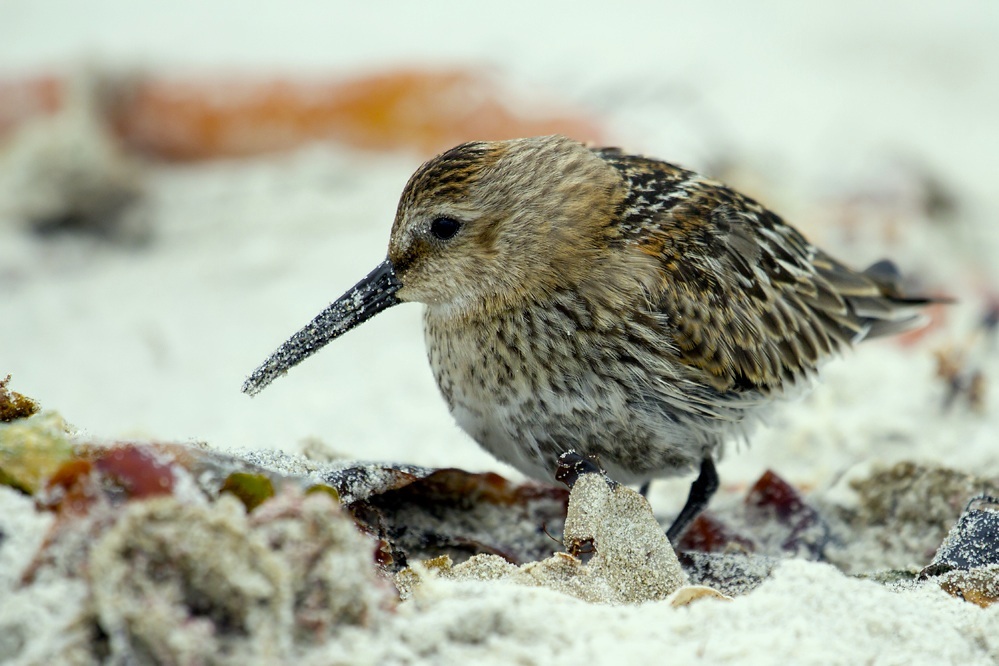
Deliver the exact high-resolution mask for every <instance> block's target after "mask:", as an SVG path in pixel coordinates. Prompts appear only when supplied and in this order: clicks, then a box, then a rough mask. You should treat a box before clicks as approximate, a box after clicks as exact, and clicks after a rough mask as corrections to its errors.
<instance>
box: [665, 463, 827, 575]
mask: <svg viewBox="0 0 999 666" xmlns="http://www.w3.org/2000/svg"><path fill="white" fill-rule="evenodd" d="M828 541H829V527H828V525H827V523H826V521H825V520H824V519H823V517H822V516H821V515H820V514H819V512H818V510H816V509H815V508H814V507H813V506H811V505H810V504H809V503H808V502H807V501H806V500H805V499H804V497H803V496H802V495H801V493H800V492H798V490H797V489H796V488H794V486H792V485H791V484H790V483H788V482H787V481H785V480H784V479H783V478H781V477H780V475H778V474H777V473H776V472H774V471H773V470H767V471H766V472H764V473H763V475H762V476H761V477H760V478H759V479H757V481H756V483H754V484H753V485H752V486H751V487H750V489H749V490H748V491H747V492H746V496H745V498H744V500H743V503H742V506H741V507H740V508H738V509H736V510H733V511H729V512H727V514H726V516H725V518H724V519H722V518H721V517H720V516H719V515H717V514H715V513H713V512H711V511H706V512H704V513H702V514H701V515H700V516H698V517H697V518H696V519H695V520H694V522H693V523H691V525H690V527H689V528H687V530H686V531H685V532H684V533H683V535H682V536H681V537H680V540H679V542H678V543H677V547H678V548H679V550H680V551H682V552H685V553H687V552H697V553H725V554H749V553H756V554H761V555H767V556H770V557H789V556H790V557H803V558H805V559H811V560H821V559H823V549H824V548H825V546H826V544H827V543H828Z"/></svg>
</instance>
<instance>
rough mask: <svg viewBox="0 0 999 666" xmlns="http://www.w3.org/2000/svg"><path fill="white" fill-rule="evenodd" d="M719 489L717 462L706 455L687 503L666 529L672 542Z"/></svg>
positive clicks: (692, 485) (691, 487) (691, 485)
mask: <svg viewBox="0 0 999 666" xmlns="http://www.w3.org/2000/svg"><path fill="white" fill-rule="evenodd" d="M716 490H718V472H717V470H715V462H714V460H713V459H712V458H711V456H706V457H705V458H704V459H703V460H702V461H701V473H700V474H698V475H697V478H696V479H695V480H694V482H693V483H692V484H690V494H689V495H687V503H686V504H684V505H683V509H681V510H680V514H679V515H678V516H677V517H676V520H674V521H673V524H672V525H670V526H669V529H668V530H666V536H667V537H668V538H669V540H670V543H674V544H675V543H676V541H677V539H679V538H680V535H682V534H683V531H684V530H685V529H687V527H688V526H689V525H690V523H691V522H693V520H694V518H697V515H698V514H699V513H700V512H701V511H702V510H703V509H704V507H706V506H707V505H708V501H709V500H710V499H711V496H712V495H714V494H715V491H716Z"/></svg>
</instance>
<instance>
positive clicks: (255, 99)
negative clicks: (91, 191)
mask: <svg viewBox="0 0 999 666" xmlns="http://www.w3.org/2000/svg"><path fill="white" fill-rule="evenodd" d="M93 76H95V77H97V78H99V79H100V83H101V92H102V96H101V99H100V101H101V105H100V106H99V107H97V111H98V113H99V116H98V119H99V120H100V122H101V123H102V124H104V125H106V126H108V127H110V128H111V132H112V133H113V136H114V137H115V139H116V141H117V142H119V143H120V145H122V146H124V147H125V148H126V149H127V150H128V151H129V152H132V153H140V154H142V155H145V156H152V157H156V158H161V159H167V160H180V161H186V160H205V159H219V158H232V157H244V156H251V155H261V154H267V153H274V152H279V151H287V150H293V149H296V148H300V147H302V146H305V145H308V144H312V143H316V142H332V143H337V144H341V145H345V146H349V147H353V148H360V149H364V150H376V151H390V150H404V151H415V152H417V153H419V154H421V155H427V156H429V155H432V154H435V153H437V152H440V151H441V150H444V149H446V148H449V147H451V146H453V145H455V144H458V143H462V142H465V141H471V140H496V139H512V138H517V137H522V136H539V135H547V134H565V135H568V136H571V137H574V138H576V139H579V140H585V141H598V140H600V139H601V137H602V135H603V134H604V132H603V130H602V129H601V128H600V126H599V124H598V123H597V122H596V121H595V120H594V119H592V118H589V117H588V114H586V113H583V112H582V111H580V110H578V109H573V108H572V107H571V105H569V104H565V103H560V102H558V101H556V100H554V99H552V98H551V96H550V95H548V94H546V93H545V92H544V91H539V90H516V89H512V87H511V86H510V85H509V84H508V82H506V81H504V80H502V78H501V77H499V76H498V75H496V73H494V72H489V71H487V70H484V69H481V68H449V69H433V68H416V67H408V68H396V69H389V70H385V71H381V72H374V73H370V74H364V75H360V76H343V75H340V76H337V75H335V74H332V75H326V76H318V77H295V76H281V75H276V76H270V77H261V76H259V75H257V74H254V73H250V72H247V73H245V74H243V75H241V76H240V75H236V76H233V75H211V74H202V75H199V76H191V75H182V74H177V75H163V74H156V73H145V74H140V73H135V72H132V73H129V74H127V75H115V74H114V73H113V72H108V71H97V72H95V73H94V74H93ZM73 83H74V81H73V79H61V78H59V77H55V76H48V75H44V76H41V77H38V78H31V79H21V80H10V79H8V80H0V137H3V136H4V135H5V134H7V135H9V134H11V133H13V132H15V131H18V130H19V129H21V128H23V127H24V126H25V125H26V124H28V123H34V122H38V121H42V122H44V121H45V119H46V118H55V117H57V116H58V115H59V114H60V113H62V112H63V111H64V110H65V109H66V108H67V106H69V105H71V104H72V101H73V93H72V86H73Z"/></svg>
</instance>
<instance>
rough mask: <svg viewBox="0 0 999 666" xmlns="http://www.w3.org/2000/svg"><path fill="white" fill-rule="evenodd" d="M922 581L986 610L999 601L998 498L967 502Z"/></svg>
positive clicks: (921, 574)
mask: <svg viewBox="0 0 999 666" xmlns="http://www.w3.org/2000/svg"><path fill="white" fill-rule="evenodd" d="M920 578H921V579H933V580H935V581H936V582H937V583H939V585H940V587H942V588H943V589H944V590H946V591H947V592H948V593H950V594H952V595H954V596H956V597H959V598H961V599H964V600H966V601H970V602H972V603H975V604H978V605H979V606H982V607H983V608H984V607H986V606H990V605H991V604H993V603H995V602H996V601H997V600H999V497H993V496H991V495H985V494H982V495H978V496H977V497H973V498H972V499H971V501H969V502H968V506H967V507H966V508H965V510H964V513H962V514H961V517H960V518H959V519H958V521H957V523H956V524H955V525H954V527H952V528H951V530H950V532H949V533H948V534H947V538H946V539H944V542H943V543H942V544H941V545H940V548H939V549H938V550H937V554H936V556H935V557H934V558H933V561H932V562H931V563H930V564H929V566H927V567H926V568H925V569H923V570H922V572H920Z"/></svg>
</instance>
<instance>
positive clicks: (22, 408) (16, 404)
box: [0, 375, 41, 423]
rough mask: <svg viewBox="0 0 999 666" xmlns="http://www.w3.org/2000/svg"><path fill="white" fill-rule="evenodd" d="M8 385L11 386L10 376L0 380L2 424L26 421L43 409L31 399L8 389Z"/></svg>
mask: <svg viewBox="0 0 999 666" xmlns="http://www.w3.org/2000/svg"><path fill="white" fill-rule="evenodd" d="M8 384H10V375H7V376H6V377H4V378H3V379H0V423H10V422H11V421H16V420H17V419H26V418H28V417H29V416H32V415H34V414H36V413H37V412H38V410H40V409H41V407H40V406H39V404H38V403H37V402H35V401H34V400H32V399H31V398H29V397H27V396H23V395H21V394H20V393H18V392H16V391H11V390H10V389H9V388H7V385H8Z"/></svg>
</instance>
